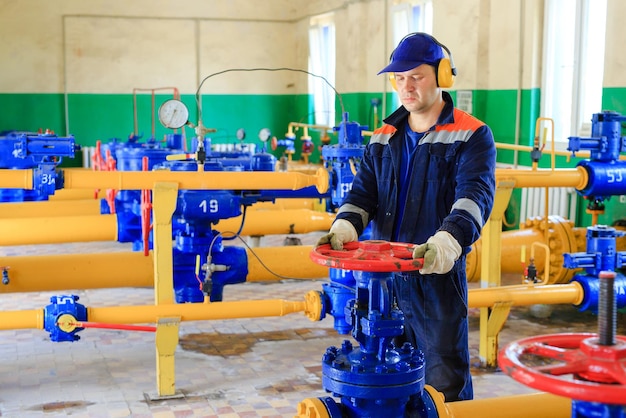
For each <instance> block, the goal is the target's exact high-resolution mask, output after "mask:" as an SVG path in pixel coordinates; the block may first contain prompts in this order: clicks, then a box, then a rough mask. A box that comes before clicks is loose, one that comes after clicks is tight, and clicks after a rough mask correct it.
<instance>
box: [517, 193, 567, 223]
mask: <svg viewBox="0 0 626 418" xmlns="http://www.w3.org/2000/svg"><path fill="white" fill-rule="evenodd" d="M548 191H549V192H548V215H559V216H561V217H562V218H565V219H568V220H570V221H572V222H575V221H576V196H577V193H576V190H575V189H574V188H573V187H549V188H548ZM545 202H546V188H545V187H527V188H523V189H522V201H521V204H520V222H523V221H525V220H526V219H528V218H532V217H536V216H541V217H543V216H544V215H545V211H546V209H545Z"/></svg>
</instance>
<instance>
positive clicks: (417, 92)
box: [395, 64, 440, 113]
mask: <svg viewBox="0 0 626 418" xmlns="http://www.w3.org/2000/svg"><path fill="white" fill-rule="evenodd" d="M395 79H396V87H397V89H398V96H399V97H400V102H401V103H402V104H403V105H404V107H405V108H406V110H408V111H409V112H418V113H419V112H425V111H428V110H429V109H430V108H431V106H432V105H433V104H434V103H435V101H436V100H437V98H438V97H439V96H440V90H439V87H437V79H436V75H435V68H434V67H433V66H431V65H428V64H422V65H420V66H419V67H416V68H413V69H412V70H409V71H405V72H403V73H395Z"/></svg>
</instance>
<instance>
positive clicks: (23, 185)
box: [0, 170, 33, 190]
mask: <svg viewBox="0 0 626 418" xmlns="http://www.w3.org/2000/svg"><path fill="white" fill-rule="evenodd" d="M0 188H9V189H10V188H14V189H27V190H32V189H33V170H2V175H0Z"/></svg>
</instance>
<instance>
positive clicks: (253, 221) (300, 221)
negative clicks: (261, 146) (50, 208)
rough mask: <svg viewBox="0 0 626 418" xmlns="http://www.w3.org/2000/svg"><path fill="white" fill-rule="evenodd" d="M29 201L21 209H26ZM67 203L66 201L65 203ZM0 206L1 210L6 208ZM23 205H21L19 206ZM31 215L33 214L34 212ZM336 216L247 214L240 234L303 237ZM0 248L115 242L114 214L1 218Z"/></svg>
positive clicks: (230, 227) (236, 221)
mask: <svg viewBox="0 0 626 418" xmlns="http://www.w3.org/2000/svg"><path fill="white" fill-rule="evenodd" d="M32 203H44V202H28V203H25V204H24V206H25V207H28V205H29V204H32ZM68 203H69V202H68ZM10 205H13V204H12V203H7V204H6V205H3V204H0V210H1V209H2V208H4V207H5V206H10ZM18 205H20V206H21V205H22V204H18ZM33 214H34V212H33ZM242 217H243V216H238V217H236V218H229V219H223V220H221V221H219V223H218V224H217V225H216V227H215V229H216V230H218V231H221V232H225V231H232V232H235V231H238V230H239V227H240V225H241V221H242ZM333 219H335V215H334V214H331V213H328V212H320V211H314V210H308V209H293V210H291V209H290V210H269V209H258V210H251V211H248V213H247V214H246V222H245V225H244V227H243V229H242V231H241V235H245V236H251V235H252V236H262V235H273V234H306V233H309V232H314V231H327V230H328V229H330V226H331V224H332V222H333ZM0 231H2V234H0V245H5V246H10V245H32V244H54V243H72V242H91V241H117V239H118V236H117V232H118V224H117V215H82V216H78V215H77V216H71V217H70V216H67V217H61V216H58V217H45V218H44V217H32V218H27V217H24V218H11V217H9V218H6V219H3V218H2V217H1V216H0Z"/></svg>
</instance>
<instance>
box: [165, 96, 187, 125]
mask: <svg viewBox="0 0 626 418" xmlns="http://www.w3.org/2000/svg"><path fill="white" fill-rule="evenodd" d="M188 121H189V110H188V109H187V106H185V104H184V103H183V102H181V101H180V100H176V99H170V100H167V101H165V102H163V104H162V105H161V107H159V122H161V124H162V125H163V126H165V127H166V128H170V129H178V128H181V127H183V126H185V125H186V124H187V122H188Z"/></svg>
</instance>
